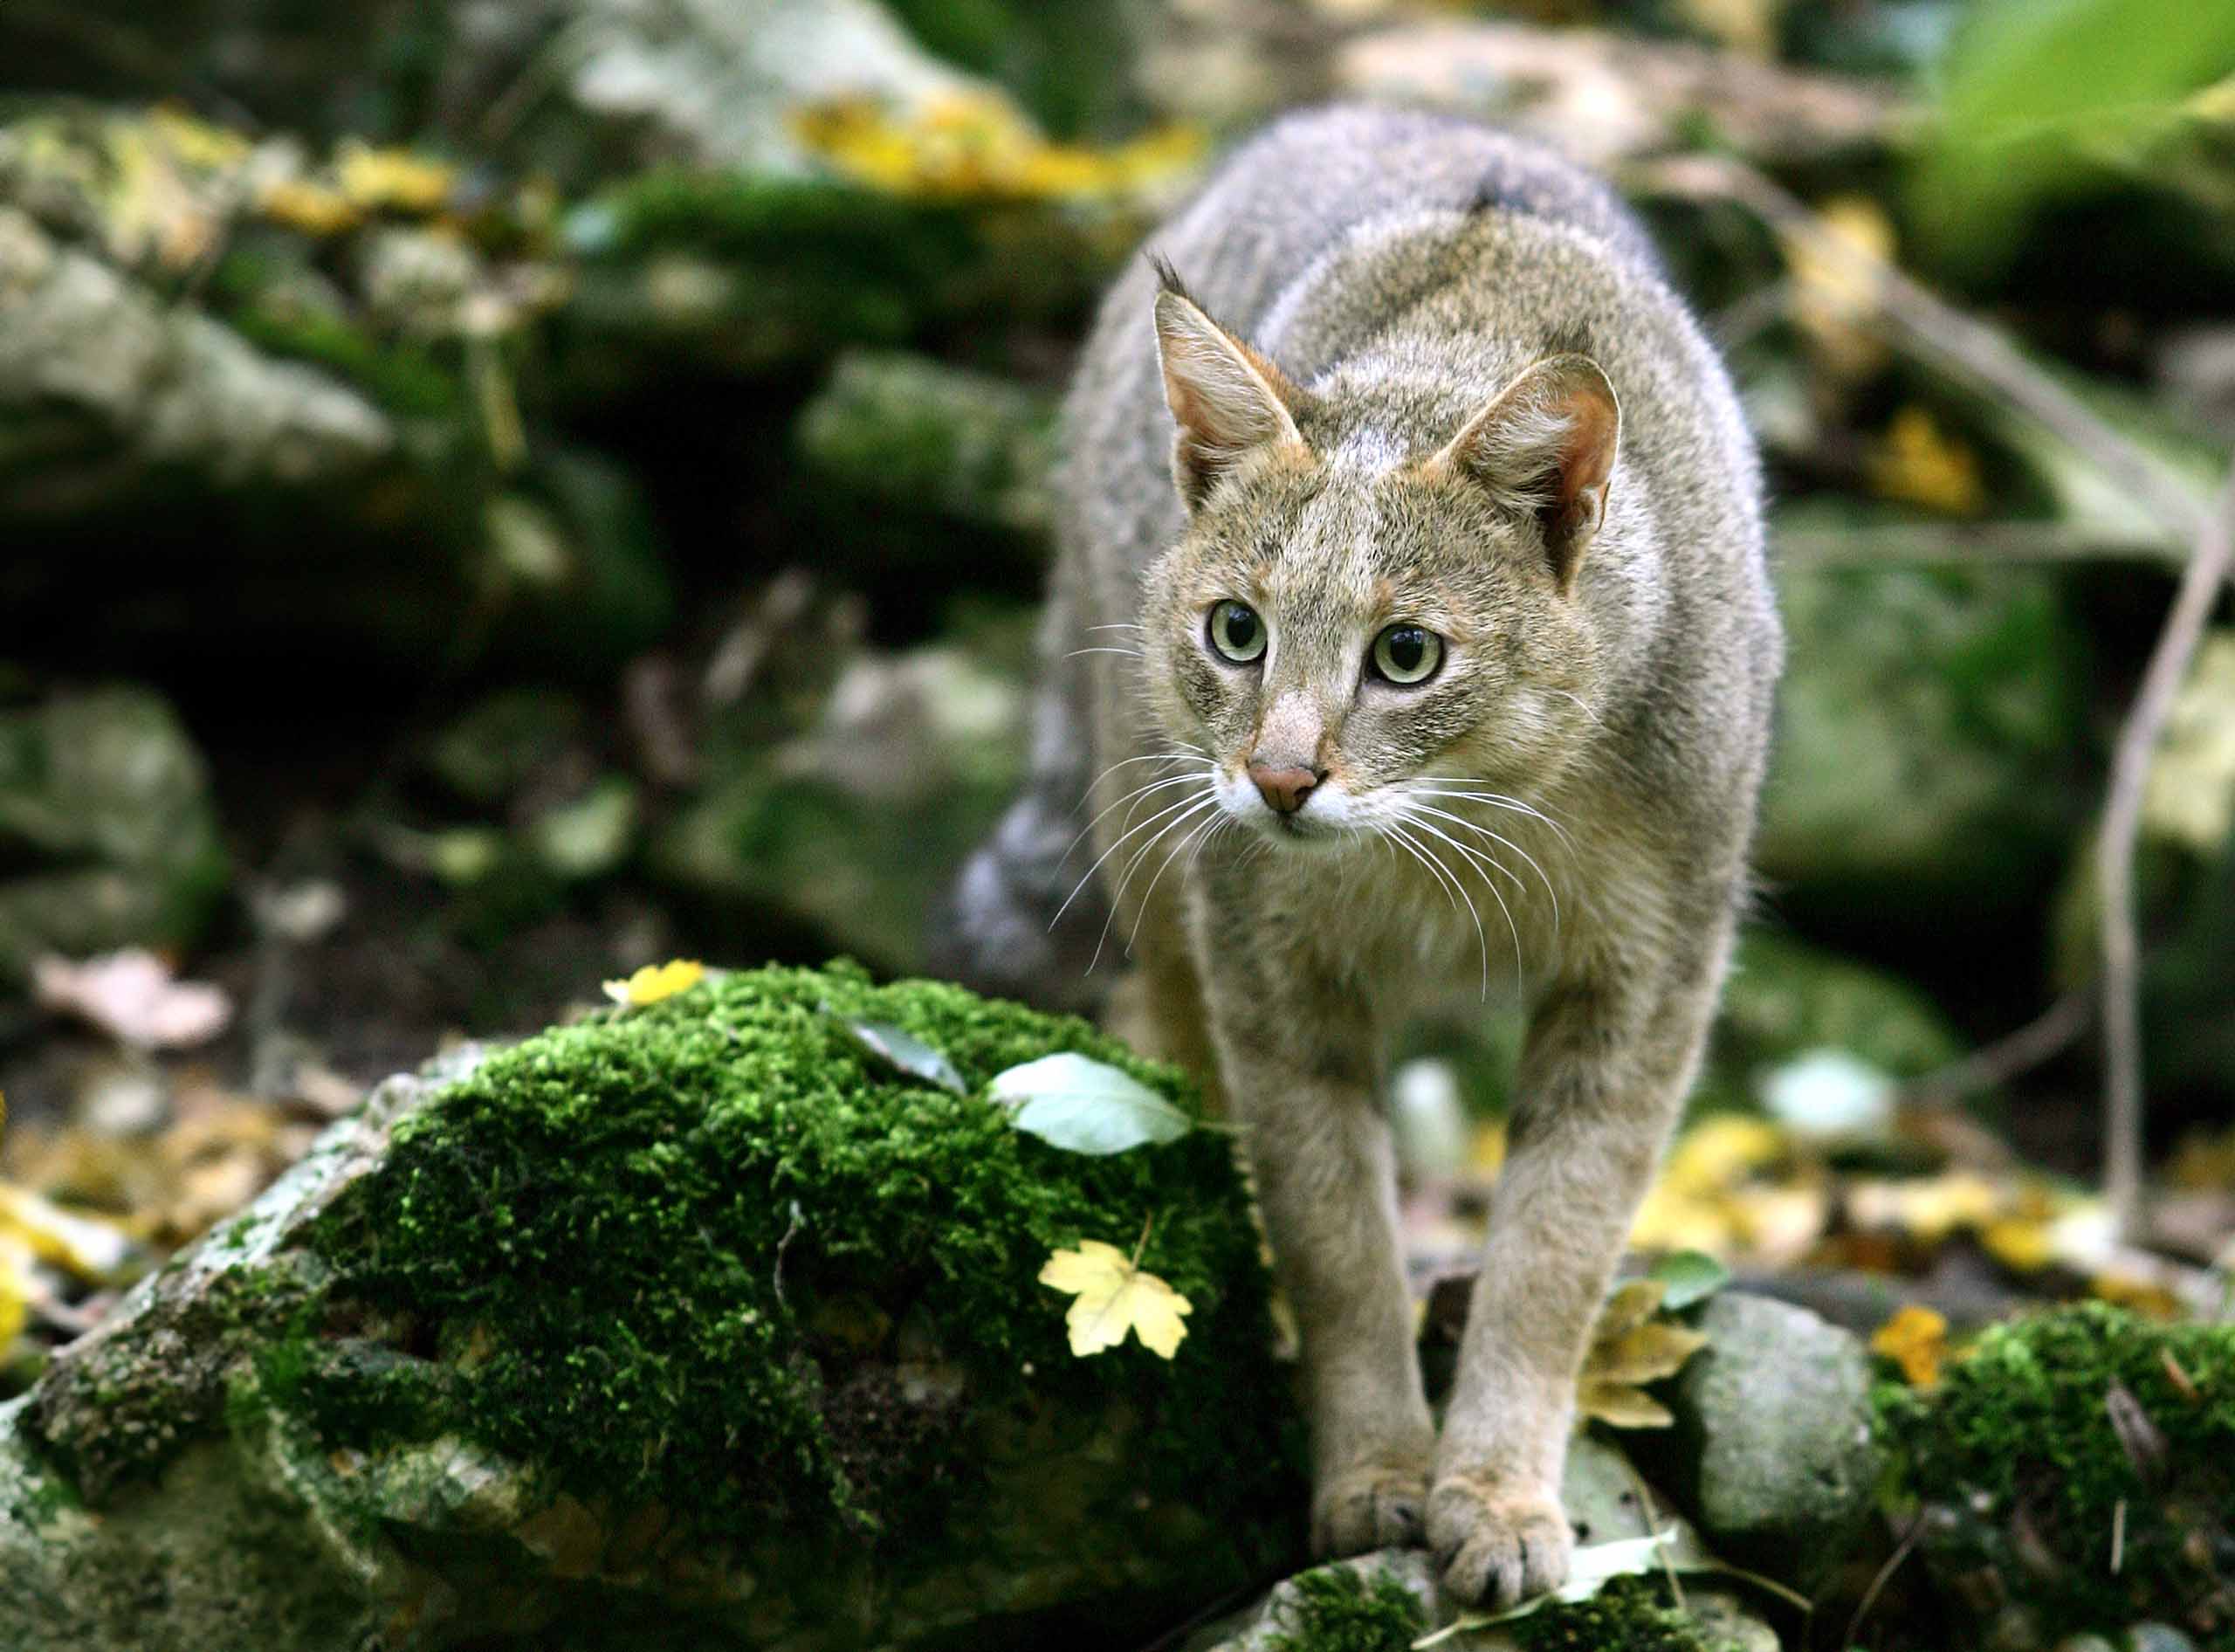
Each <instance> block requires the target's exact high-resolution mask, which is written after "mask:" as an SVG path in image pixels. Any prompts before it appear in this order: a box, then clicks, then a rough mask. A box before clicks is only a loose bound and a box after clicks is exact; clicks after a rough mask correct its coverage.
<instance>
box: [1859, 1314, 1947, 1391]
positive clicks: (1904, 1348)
mask: <svg viewBox="0 0 2235 1652" xmlns="http://www.w3.org/2000/svg"><path fill="white" fill-rule="evenodd" d="M1870 1351H1871V1353H1876V1354H1883V1355H1884V1356H1885V1357H1886V1358H1887V1359H1891V1360H1892V1361H1893V1362H1894V1363H1895V1365H1897V1366H1901V1374H1902V1376H1904V1377H1906V1378H1907V1379H1908V1381H1909V1383H1910V1385H1911V1386H1912V1387H1919V1388H1929V1387H1931V1386H1932V1385H1933V1384H1934V1383H1936V1382H1937V1381H1939V1380H1940V1366H1941V1362H1942V1361H1943V1359H1946V1358H1947V1357H1948V1321H1947V1320H1946V1319H1945V1318H1943V1317H1942V1316H1941V1315H1940V1314H1938V1313H1936V1312H1935V1311H1933V1310H1932V1309H1930V1308H1927V1307H1923V1306H1921V1305H1920V1304H1916V1303H1914V1302H1913V1303H1910V1304H1908V1306H1907V1307H1905V1308H1903V1309H1901V1311H1899V1312H1897V1313H1895V1316H1894V1317H1893V1318H1890V1319H1888V1321H1887V1322H1886V1323H1885V1324H1884V1325H1881V1326H1879V1327H1878V1330H1877V1332H1876V1333H1875V1334H1874V1335H1873V1336H1872V1338H1871V1339H1870Z"/></svg>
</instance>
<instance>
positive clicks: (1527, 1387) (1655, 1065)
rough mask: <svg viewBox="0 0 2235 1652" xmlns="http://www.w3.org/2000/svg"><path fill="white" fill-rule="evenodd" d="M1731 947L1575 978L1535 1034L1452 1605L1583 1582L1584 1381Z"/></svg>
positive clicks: (1461, 1454) (1439, 1544)
mask: <svg viewBox="0 0 2235 1652" xmlns="http://www.w3.org/2000/svg"><path fill="white" fill-rule="evenodd" d="M1726 949H1727V941H1726V940H1725V938H1724V936H1723V934H1722V933H1717V934H1716V936H1714V937H1713V938H1712V940H1711V943H1710V946H1709V948H1708V950H1707V952H1706V953H1705V954H1704V955H1702V956H1700V957H1697V958H1695V959H1694V960H1690V961H1691V967H1690V968H1689V969H1688V970H1686V971H1684V972H1683V973H1681V974H1679V975H1677V976H1676V977H1675V979H1674V980H1668V979H1666V978H1664V979H1663V980H1662V981H1660V982H1657V983H1655V988H1654V990H1653V991H1652V992H1651V993H1650V994H1647V993H1643V992H1640V990H1639V989H1638V988H1630V989H1628V990H1626V991H1625V990H1622V989H1620V988H1606V987H1598V986H1593V985H1589V984H1584V983H1571V984H1570V985H1568V986H1566V987H1564V988H1558V989H1556V990H1555V991H1554V992H1552V993H1551V995H1549V996H1548V997H1547V999H1546V1000H1545V1002H1544V1003H1543V1004H1542V1005H1541V1006H1540V1007H1539V1008H1538V1009H1537V1014H1536V1015H1535V1017H1534V1018H1533V1019H1532V1021H1531V1023H1530V1034H1529V1043H1528V1045H1527V1048H1526V1050H1525V1051H1524V1053H1523V1058H1522V1065H1521V1071H1520V1074H1519V1084H1518V1088H1517V1091H1516V1095H1517V1100H1516V1109H1515V1113H1514V1118H1513V1122H1512V1127H1511V1132H1510V1138H1509V1143H1508V1146H1507V1153H1506V1160H1505V1166H1504V1168H1503V1170H1502V1171H1501V1172H1500V1174H1499V1177H1498V1182H1497V1187H1496V1191H1495V1193H1494V1194H1493V1195H1492V1200H1491V1210H1490V1231H1489V1241H1488V1242H1487V1244H1486V1245H1485V1247H1484V1249H1483V1256H1482V1273H1481V1275H1480V1276H1479V1277H1478V1278H1477V1279H1476V1281H1475V1292H1474V1297H1473V1300H1472V1302H1471V1303H1470V1304H1469V1307H1468V1319H1467V1332H1466V1337H1465V1339H1464V1340H1463V1342H1462V1344H1461V1349H1460V1364H1459V1376H1458V1382H1457V1386H1456V1387H1455V1388H1454V1392H1453V1394H1452V1398H1451V1403H1450V1407H1449V1408H1448V1411H1447V1413H1446V1415H1445V1418H1444V1425H1443V1435H1442V1438H1441V1442H1439V1445H1438V1448H1437V1451H1436V1464H1435V1476H1434V1487H1433V1489H1432V1490H1431V1491H1430V1493H1429V1497H1428V1512H1427V1535H1428V1543H1429V1546H1430V1547H1431V1548H1432V1549H1433V1550H1434V1552H1435V1554H1436V1556H1437V1559H1438V1560H1439V1562H1440V1563H1441V1567H1442V1573H1443V1585H1444V1589H1445V1592H1446V1593H1448V1594H1449V1595H1451V1596H1453V1597H1454V1598H1455V1599H1457V1600H1461V1601H1464V1602H1466V1603H1468V1604H1469V1605H1475V1604H1482V1605H1488V1606H1493V1607H1507V1606H1511V1605H1514V1604H1516V1603H1517V1602H1518V1601H1521V1600H1526V1599H1528V1598H1529V1597H1530V1596H1531V1595H1535V1594H1540V1593H1544V1591H1546V1590H1548V1589H1552V1588H1557V1587H1558V1586H1559V1585H1560V1584H1561V1583H1563V1582H1564V1581H1565V1580H1566V1578H1567V1574H1568V1566H1569V1559H1570V1556H1571V1552H1572V1550H1573V1545H1574V1539H1573V1537H1572V1535H1571V1532H1570V1530H1569V1526H1568V1523H1567V1518H1566V1516H1565V1515H1564V1513H1563V1512H1562V1511H1561V1508H1560V1478H1561V1473H1562V1470H1563V1469H1564V1465H1565V1462H1566V1457H1567V1442H1568V1435H1569V1432H1570V1430H1571V1428H1572V1426H1573V1423H1574V1416H1575V1388H1576V1379H1577V1375H1578V1369H1579V1367H1580V1366H1581V1364H1582V1360H1583V1353H1584V1349H1585V1343H1586V1341H1587V1339H1588V1338H1589V1335H1590V1332H1591V1327H1592V1324H1593V1322H1594V1321H1595V1319H1596V1318H1597V1316H1598V1311H1599V1303H1600V1301H1601V1299H1602V1298H1604V1296H1605V1294H1606V1285H1607V1282H1608V1280H1609V1278H1610V1277H1611V1276H1612V1275H1613V1270H1614V1265H1615V1263H1617V1262H1618V1261H1619V1260H1620V1256H1621V1252H1622V1246H1623V1242H1624V1240H1625V1238H1626V1236H1627V1235H1628V1232H1629V1229H1630V1224H1631V1222H1632V1221H1633V1218H1634V1216H1635V1214H1636V1210H1637V1206H1638V1203H1639V1201H1640V1199H1642V1198H1643V1196H1644V1194H1645V1190H1646V1187H1647V1182H1648V1181H1649V1180H1650V1179H1651V1177H1652V1174H1653V1171H1654V1166H1655V1164H1656V1163H1657V1162H1658V1161H1659V1159H1660V1155H1661V1147H1662V1146H1663V1144H1664V1143H1665V1142H1666V1140H1667V1138H1668V1131H1669V1128H1670V1126H1671V1125H1673V1124H1674V1122H1675V1118H1676V1115H1677V1113H1678V1112H1679V1111H1680V1110H1681V1105H1682V1102H1683V1098H1684V1092H1685V1091H1686V1089H1687V1088H1688V1085H1689V1084H1690V1081H1691V1077H1692V1073H1693V1070H1694V1068H1695V1065H1696V1063H1697V1061H1698V1055H1699V1050H1700V1046H1701V1044H1702V1041H1703V1039H1704V1036H1705V1034H1706V1030H1707V1026H1708V1022H1709V1018H1710V1016H1711V1015H1712V1013H1713V1009H1714V1004H1715V992H1716V986H1717V984H1718V983H1719V982H1720V980H1721V976H1722V973H1723V956H1724V953H1725V951H1726Z"/></svg>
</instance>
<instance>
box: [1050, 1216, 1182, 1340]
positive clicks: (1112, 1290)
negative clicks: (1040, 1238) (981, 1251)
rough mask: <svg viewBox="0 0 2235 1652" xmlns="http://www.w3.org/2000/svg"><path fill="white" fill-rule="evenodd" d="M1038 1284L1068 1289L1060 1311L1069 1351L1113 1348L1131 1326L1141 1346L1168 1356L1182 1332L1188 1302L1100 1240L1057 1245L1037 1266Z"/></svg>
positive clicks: (1129, 1257)
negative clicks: (1066, 1302) (1068, 1336)
mask: <svg viewBox="0 0 2235 1652" xmlns="http://www.w3.org/2000/svg"><path fill="white" fill-rule="evenodd" d="M1040 1283H1041V1284H1043V1285H1048V1286H1049V1287H1051V1288H1053V1289H1055V1290H1057V1291H1069V1292H1071V1293H1072V1296H1073V1298H1074V1299H1073V1301H1072V1303H1071V1306H1070V1310H1069V1312H1068V1313H1066V1314H1065V1315H1064V1316H1063V1323H1064V1324H1065V1325H1067V1326H1069V1330H1070V1334H1071V1352H1072V1353H1075V1354H1077V1355H1079V1356H1080V1357H1081V1358H1084V1357H1085V1356H1086V1355H1088V1354H1093V1353H1101V1352H1102V1351H1103V1350H1104V1349H1105V1348H1114V1347H1116V1346H1117V1345H1118V1344H1119V1343H1121V1342H1123V1341H1124V1339H1125V1333H1126V1332H1128V1331H1130V1332H1132V1333H1133V1334H1134V1335H1135V1336H1137V1337H1138V1338H1139V1339H1141V1346H1143V1347H1145V1348H1146V1349H1147V1350H1148V1351H1149V1352H1150V1353H1153V1354H1156V1355H1158V1356H1159V1357H1160V1358H1163V1359H1171V1358H1172V1356H1173V1354H1174V1353H1177V1352H1178V1350H1179V1339H1181V1338H1182V1337H1184V1336H1186V1334H1187V1327H1186V1325H1183V1324H1182V1323H1181V1320H1182V1318H1184V1317H1185V1316H1186V1314H1188V1313H1189V1312H1191V1311H1193V1304H1191V1303H1190V1302H1189V1301H1188V1300H1187V1298H1185V1297H1183V1296H1181V1295H1180V1294H1179V1292H1178V1291H1174V1290H1173V1288H1172V1287H1171V1286H1170V1285H1168V1284H1166V1283H1165V1282H1164V1281H1163V1280H1161V1279H1159V1278H1158V1277H1156V1276H1155V1275H1154V1274H1152V1273H1144V1272H1142V1271H1141V1270H1140V1268H1139V1267H1138V1265H1137V1263H1136V1261H1135V1259H1134V1258H1133V1257H1131V1256H1127V1255H1126V1254H1125V1253H1124V1251H1122V1250H1120V1249H1117V1246H1115V1245H1110V1244H1104V1243H1103V1242H1102V1241H1101V1240H1099V1239H1082V1240H1081V1241H1080V1242H1079V1246H1078V1249H1076V1250H1058V1251H1056V1253H1055V1254H1054V1255H1053V1256H1049V1258H1048V1262H1047V1265H1046V1266H1044V1267H1043V1268H1042V1269H1041V1270H1040Z"/></svg>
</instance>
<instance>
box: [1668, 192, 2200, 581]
mask: <svg viewBox="0 0 2235 1652" xmlns="http://www.w3.org/2000/svg"><path fill="white" fill-rule="evenodd" d="M1629 181H1630V182H1633V184H1635V185H1636V186H1637V187H1639V188H1640V189H1645V190H1648V191H1654V192H1659V193H1662V194H1668V195H1673V196H1682V197H1686V198H1690V199H1701V198H1705V199H1710V200H1728V201H1736V202H1737V203H1739V204H1740V205H1742V206H1743V207H1745V208H1747V209H1748V210H1750V211H1752V212H1753V213H1754V214H1755V215H1756V216H1757V217H1759V218H1761V219H1762V221H1763V222H1764V223H1765V224H1769V225H1770V226H1771V228H1772V229H1774V230H1776V231H1778V233H1779V234H1780V235H1782V236H1784V237H1786V238H1787V239H1788V240H1789V241H1791V242H1794V243H1797V244H1799V245H1802V246H1805V248H1806V249H1807V250H1808V254H1809V256H1810V257H1811V258H1816V259H1819V260H1820V261H1821V262H1822V263H1824V264H1825V265H1829V266H1831V267H1833V268H1836V269H1839V270H1840V271H1842V272H1844V273H1846V274H1847V275H1849V276H1851V277H1853V279H1855V280H1856V281H1857V282H1858V283H1859V284H1860V285H1861V286H1863V287H1864V289H1865V290H1866V291H1867V292H1868V293H1870V294H1871V296H1872V299H1873V302H1874V304H1875V306H1876V307H1877V310H1878V312H1879V313H1880V314H1881V316H1883V317H1884V318H1885V319H1886V320H1888V321H1889V322H1891V323H1893V324H1894V326H1895V327H1897V328H1898V329H1899V330H1900V331H1901V333H1903V334H1906V335H1907V336H1908V340H1909V341H1910V342H1911V343H1912V344H1914V345H1915V346H1916V347H1917V348H1919V349H1921V350H1922V352H1923V353H1924V354H1928V355H1930V356H1933V357H1935V358H1936V359H1937V360H1938V361H1941V362H1942V363H1943V365H1945V366H1947V367H1949V368H1952V369H1954V370H1955V371H1956V373H1958V374H1960V375H1962V376H1963V377H1964V378H1967V379H1970V380H1972V381H1973V382H1977V383H1979V384H1981V385H1984V387H1986V388H1987V389H1990V390H1992V391H1993V392H1995V393H1996V394H1997V395H1998V396H2001V397H2002V398H2003V399H2005V401H2007V402H2008V403H2010V404H2011V406H2013V407H2015V408H2017V409H2018V410H2019V411H2021V412H2024V413H2026V414H2029V415H2031V416H2032V417H2033V418H2034V419H2036V420H2038V421H2039V423H2041V425H2042V426H2043V427H2044V428H2046V430H2049V431H2051V432H2052V433H2053V434H2054V435H2055V436H2057V437H2060V438H2061V439H2062V440H2063V441H2065V442H2067V443H2069V444H2071V445H2072V446H2073V448H2074V449H2076V450H2077V451H2079V452H2080V453H2081V454H2083V455H2085V456H2086V457H2087V458H2088V459H2089V460H2091V461H2092V462H2093V463H2094V465H2096V466H2097V468H2098V469H2100V470H2101V471H2102V472H2103V473H2104V474H2105V476H2106V477H2108V478H2109V479H2110V480H2111V481H2113V482H2114V483H2115V484H2116V485H2118V486H2119V488H2120V489H2121V490H2122V492H2125V493H2127V494H2128V496H2130V497H2131V498H2132V499H2134V500H2135V503H2137V504H2138V505H2140V506H2142V507H2143V508H2144V509H2146V510H2147V511H2149V513H2150V514H2151V515H2153V516H2155V517H2156V518H2157V519H2158V520H2160V521H2162V522H2163V523H2164V525H2165V526H2166V527H2168V528H2170V530H2172V531H2173V532H2174V533H2177V534H2178V535H2179V536H2180V538H2181V540H2182V542H2183V543H2184V544H2186V543H2190V542H2193V541H2194V540H2196V538H2197V535H2198V534H2199V533H2201V532H2202V531H2203V527H2204V520H2205V517H2204V506H2203V503H2202V502H2201V501H2200V500H2199V499H2197V496H2196V494H2195V492H2194V491H2193V490H2191V489H2190V486H2189V485H2188V484H2187V483H2185V482H2183V481H2182V480H2181V479H2180V478H2178V477H2177V476H2176V475H2174V474H2173V473H2172V472H2170V471H2169V470H2167V469H2166V468H2165V466H2164V465H2162V464H2160V463H2159V462H2158V460H2157V459H2156V458H2155V457H2154V456H2153V455H2151V454H2150V453H2149V452H2148V451H2146V450H2144V449H2142V448H2141V447H2139V446H2137V445H2136V444H2134V443H2133V442H2131V441H2129V440H2128V439H2127V437H2125V436H2123V435H2122V434H2121V433H2120V432H2119V431H2117V430H2114V429H2113V428H2112V427H2111V426H2110V425H2108V424H2107V423H2104V422H2103V421H2102V420H2101V419H2100V418H2098V417H2097V416H2095V415H2094V412H2092V411H2091V410H2089V409H2088V407H2087V403H2084V402H2082V401H2081V400H2080V398H2079V397H2078V396H2074V395H2073V393H2072V392H2071V391H2070V390H2068V389H2065V387H2064V386H2063V385H2061V384H2060V383H2058V382H2057V381H2056V380H2055V379H2053V378H2052V377H2051V376H2049V375H2048V374H2046V373H2045V372H2043V371H2042V370H2041V368H2039V367H2037V366H2035V365H2034V364H2033V363H2032V362H2031V361H2027V360H2026V359H2025V356H2024V355H2023V354H2020V353H2019V351H2018V348H2017V347H2016V346H2015V345H2013V344H2011V341H2009V340H2008V339H2007V338H2005V337H2004V336H2003V334H2001V333H2000V332H1998V331H1997V330H1996V329H1995V328H1994V327H1990V326H1989V325H1987V323H1985V322H1984V321H1981V320H1977V319H1976V318H1975V317H1972V316H1969V315H1966V314H1964V313H1963V312H1962V311H1961V310H1958V309H1956V307H1955V306H1953V305H1951V304H1950V303H1949V302H1948V301H1947V300H1946V299H1942V298H1941V297H1939V296H1938V295H1937V294H1936V293H1933V292H1932V291H1931V290H1930V289H1929V288H1928V287H1926V286H1923V285H1922V283H1920V282H1919V281H1917V280H1916V279H1914V278H1913V277H1911V276H1908V275H1906V274H1904V273H1903V272H1901V271H1900V270H1898V269H1896V268H1895V267H1894V266H1893V265H1890V264H1888V263H1887V262H1886V261H1885V260H1884V259H1882V258H1878V257H1877V256H1876V255H1875V254H1874V253H1872V252H1870V251H1867V249H1865V248H1863V247H1860V246H1857V245H1856V244H1854V243H1853V242H1852V241H1850V240H1849V239H1847V238H1846V237H1845V236H1842V235H1840V233H1839V232H1838V231H1835V230H1833V228H1832V227H1831V226H1830V225H1829V224H1826V223H1825V222H1824V220H1823V218H1822V217H1819V215H1818V214H1817V213H1816V212H1815V211H1814V210H1812V209H1811V208H1810V207H1808V206H1807V205H1806V204H1805V203H1803V202H1801V201H1800V200H1799V199H1798V198H1797V197H1796V196H1792V195H1790V194H1788V193H1787V192H1786V191H1785V189H1781V188H1780V187H1779V186H1778V184H1776V183H1774V182H1771V180H1770V179H1769V178H1768V177H1766V176H1764V175H1763V174H1762V173H1761V172H1759V171H1757V170H1756V169H1754V168H1752V167H1750V166H1748V165H1747V164H1746V163H1745V162H1743V161H1740V160H1737V159H1736V158H1735V157H1733V156H1730V155H1678V156H1673V157H1670V158H1668V159H1665V160H1661V161H1655V162H1647V163H1646V164H1645V165H1643V166H1641V167H1640V168H1638V169H1634V171H1633V173H1632V174H1631V175H1630V177H1629Z"/></svg>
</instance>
